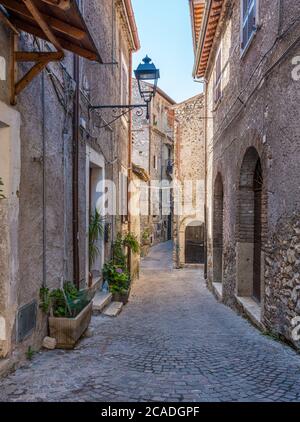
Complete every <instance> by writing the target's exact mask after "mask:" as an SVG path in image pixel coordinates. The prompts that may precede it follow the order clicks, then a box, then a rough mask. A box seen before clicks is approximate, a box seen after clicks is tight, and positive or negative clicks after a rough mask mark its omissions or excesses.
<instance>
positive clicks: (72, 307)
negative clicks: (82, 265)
mask: <svg viewBox="0 0 300 422" xmlns="http://www.w3.org/2000/svg"><path fill="white" fill-rule="evenodd" d="M91 299H92V298H91V297H89V294H88V291H86V290H85V291H81V290H78V289H77V288H76V287H75V286H74V284H73V283H71V282H66V283H64V285H63V287H62V288H60V289H54V290H50V289H48V288H42V289H41V290H40V300H41V302H40V307H41V309H42V310H43V311H44V312H45V313H46V314H47V315H49V331H50V337H53V338H55V339H56V342H57V344H56V347H57V348H59V349H73V348H74V346H75V345H76V343H77V341H78V340H79V338H80V337H81V336H82V334H83V333H84V332H85V331H86V329H87V328H88V326H89V323H90V321H91V317H92V301H91Z"/></svg>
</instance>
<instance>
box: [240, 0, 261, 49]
mask: <svg viewBox="0 0 300 422" xmlns="http://www.w3.org/2000/svg"><path fill="white" fill-rule="evenodd" d="M241 1H242V3H241V5H242V31H241V35H242V43H241V47H242V50H244V49H245V48H246V47H247V45H248V44H249V42H250V40H251V39H252V36H253V34H254V33H255V31H256V25H257V22H256V21H257V4H258V0H241Z"/></svg>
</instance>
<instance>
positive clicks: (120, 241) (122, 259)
mask: <svg viewBox="0 0 300 422" xmlns="http://www.w3.org/2000/svg"><path fill="white" fill-rule="evenodd" d="M125 248H127V249H128V250H130V251H131V252H132V253H138V252H139V250H140V245H139V242H138V240H137V238H136V236H135V235H134V234H132V233H130V232H128V233H126V234H124V235H123V236H122V234H121V233H118V235H117V238H116V240H115V242H114V244H113V259H112V260H111V261H110V262H108V263H106V264H105V265H104V267H103V271H102V274H103V279H104V280H106V281H107V283H108V286H109V290H110V292H111V293H112V295H113V300H114V301H117V302H123V303H124V304H126V303H127V302H128V298H129V294H130V281H131V279H130V273H129V271H128V264H127V263H128V257H127V256H126V254H125V251H124V250H125Z"/></svg>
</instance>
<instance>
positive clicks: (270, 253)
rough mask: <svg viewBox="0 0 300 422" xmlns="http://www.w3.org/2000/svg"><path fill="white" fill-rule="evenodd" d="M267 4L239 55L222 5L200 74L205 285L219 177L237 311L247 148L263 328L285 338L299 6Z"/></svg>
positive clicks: (227, 269) (228, 275) (231, 12)
mask: <svg viewBox="0 0 300 422" xmlns="http://www.w3.org/2000/svg"><path fill="white" fill-rule="evenodd" d="M273 3H274V2H272V1H270V0H267V1H264V2H259V29H258V31H257V33H256V34H255V36H254V38H253V40H252V42H251V43H250V45H249V48H248V50H247V51H246V52H245V53H244V54H243V55H242V56H241V51H240V2H233V1H227V2H225V6H224V11H226V12H225V15H224V18H223V21H222V22H221V24H220V27H219V31H218V33H217V40H216V42H215V44H214V48H213V53H212V54H213V55H212V60H210V64H209V67H208V71H207V74H206V79H207V84H206V114H207V117H208V120H207V127H206V130H207V163H208V164H207V172H208V174H207V182H208V189H207V191H208V195H207V204H208V282H209V285H210V284H211V282H212V281H213V241H212V239H213V192H214V184H215V180H216V177H217V175H218V174H220V175H221V177H222V180H223V184H224V217H223V218H224V221H223V224H224V232H223V251H224V255H223V300H224V302H225V303H227V304H228V305H230V306H233V307H235V306H236V300H235V294H236V293H237V286H238V283H239V281H240V280H239V277H238V267H237V259H238V256H237V252H238V250H239V245H238V243H237V239H238V235H239V225H238V211H239V205H238V204H239V200H240V191H239V185H240V172H241V167H242V163H243V159H244V156H245V153H246V151H247V149H248V148H250V147H254V148H255V149H256V151H257V153H258V155H259V157H260V160H261V165H262V174H263V207H262V215H261V217H262V225H263V227H262V242H263V245H262V266H261V271H262V293H263V295H262V302H261V309H262V322H263V323H264V324H265V325H266V326H267V327H268V328H269V329H273V330H274V331H275V332H277V333H284V335H285V336H286V338H287V339H289V340H291V338H290V334H289V333H290V329H291V325H290V324H291V322H290V321H291V319H290V317H291V316H292V313H293V315H294V316H296V315H297V311H296V308H297V300H295V295H296V293H295V292H296V290H293V289H294V288H295V287H296V285H298V284H299V277H297V273H298V269H297V264H296V262H297V259H296V260H295V263H293V264H292V265H291V268H289V265H287V261H286V260H287V259H288V258H287V250H288V249H289V248H291V250H292V251H294V252H296V249H295V248H296V247H297V240H296V239H295V236H296V234H295V233H294V235H293V234H292V233H293V230H294V229H295V227H293V223H292V222H293V221H294V219H295V214H294V213H296V214H297V213H298V212H299V208H300V194H299V181H298V170H297V168H298V167H299V166H298V162H299V139H300V138H299V135H300V128H299V119H298V117H297V106H296V105H297V103H298V100H299V92H300V83H299V81H295V80H294V79H293V78H292V71H293V69H294V67H295V66H293V63H292V60H293V58H294V57H295V56H297V55H299V53H298V50H297V48H296V45H297V44H296V40H297V38H298V37H299V34H300V26H299V22H298V21H295V22H294V24H293V25H291V23H292V22H293V20H294V19H293V16H294V17H295V16H297V15H298V13H299V2H298V1H297V2H292V1H289V0H287V1H283V2H282V12H281V13H280V11H279V10H278V8H277V7H276V8H275V7H274V4H273ZM278 34H280V35H281V37H280V41H279V40H278V38H277V35H278ZM293 43H294V44H293ZM220 45H221V48H222V68H223V75H222V98H221V100H220V101H219V102H218V103H217V104H216V103H215V101H214V66H215V55H216V51H217V49H218V48H219V47H220ZM281 221H285V223H280V222H281ZM289 222H290V223H289ZM280 224H283V225H284V224H290V226H289V229H288V230H285V231H284V230H283V228H282V227H283V226H280ZM280 227H281V228H280ZM276 233H278V236H277V234H276ZM293 238H294V239H293ZM285 242H286V243H285ZM291 242H292V243H291ZM270 245H272V246H271V247H270ZM276 251H277V252H276ZM278 251H281V253H279V252H278ZM289 255H290V256H292V255H293V253H292V252H290V253H289ZM296 258H297V254H296ZM290 259H291V258H290ZM286 267H288V270H291V272H290V275H289V276H288V277H287V281H286V282H289V281H290V285H291V287H289V288H288V289H282V288H280V286H281V285H280V282H279V280H281V283H283V281H282V279H283V278H284V277H283V273H282V272H281V271H286V270H285V268H286ZM281 268H282V269H284V270H281ZM271 275H272V276H271ZM295 276H296V277H295ZM271 277H272V280H271ZM275 280H276V281H275ZM291 280H292V281H291ZM292 284H293V287H292ZM281 287H282V286H281ZM289 289H290V290H289ZM288 292H290V294H291V295H292V294H293V298H294V300H293V299H291V298H290V297H289V295H288ZM293 292H294V293H293ZM292 303H293V304H292Z"/></svg>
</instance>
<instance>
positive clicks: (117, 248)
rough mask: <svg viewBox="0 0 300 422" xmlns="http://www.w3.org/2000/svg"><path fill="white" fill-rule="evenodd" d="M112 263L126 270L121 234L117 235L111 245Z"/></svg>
mask: <svg viewBox="0 0 300 422" xmlns="http://www.w3.org/2000/svg"><path fill="white" fill-rule="evenodd" d="M112 249H113V263H114V264H116V265H117V266H119V267H120V268H122V269H123V270H125V269H126V268H127V264H126V261H127V259H126V255H125V252H124V243H123V238H122V235H121V233H118V234H117V238H116V240H115V242H114V244H113V248H112Z"/></svg>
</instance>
